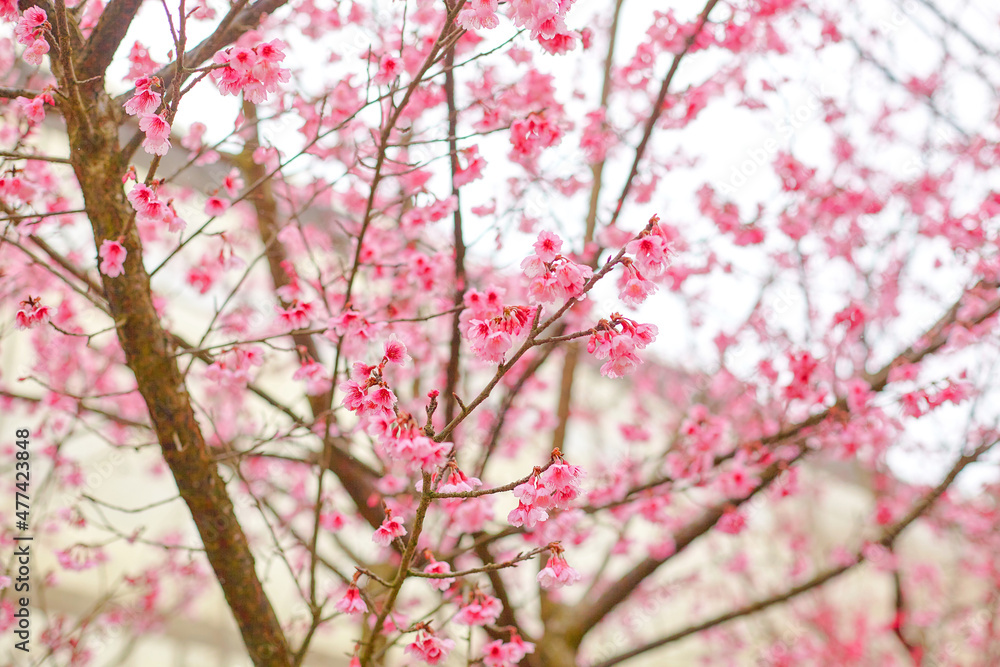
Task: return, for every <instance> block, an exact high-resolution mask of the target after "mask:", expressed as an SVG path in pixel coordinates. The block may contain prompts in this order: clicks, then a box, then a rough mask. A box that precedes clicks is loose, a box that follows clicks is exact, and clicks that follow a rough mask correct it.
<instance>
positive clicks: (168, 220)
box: [125, 171, 187, 232]
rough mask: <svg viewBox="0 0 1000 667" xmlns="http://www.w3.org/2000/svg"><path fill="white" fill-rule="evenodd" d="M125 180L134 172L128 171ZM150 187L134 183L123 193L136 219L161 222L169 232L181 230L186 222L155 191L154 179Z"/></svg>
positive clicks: (133, 174) (145, 222) (132, 175)
mask: <svg viewBox="0 0 1000 667" xmlns="http://www.w3.org/2000/svg"><path fill="white" fill-rule="evenodd" d="M125 178H126V180H128V179H130V178H135V172H134V171H129V172H128V173H127V174H126V176H125ZM151 185H152V187H150V186H149V185H146V184H145V183H136V185H135V186H134V187H133V188H132V189H131V190H129V192H128V194H127V195H125V197H126V199H128V201H129V203H130V204H132V208H133V209H135V212H136V216H137V220H138V221H139V222H140V223H143V224H156V223H162V224H164V225H166V227H167V229H168V230H170V231H171V232H179V231H182V230H183V229H184V228H185V227H186V226H187V223H186V222H184V220H183V219H182V218H181V217H180V216H179V215H177V211H175V210H174V206H173V204H172V203H170V202H169V201H168V202H164V201H163V200H161V199H160V198H159V197H158V196H157V193H156V189H155V188H156V186H157V183H156V182H155V181H154V182H153V183H152V184H151Z"/></svg>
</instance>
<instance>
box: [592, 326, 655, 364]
mask: <svg viewBox="0 0 1000 667" xmlns="http://www.w3.org/2000/svg"><path fill="white" fill-rule="evenodd" d="M658 333H659V330H658V329H657V327H656V325H654V324H640V323H638V322H636V321H635V320H631V319H629V318H627V317H623V316H622V315H619V314H618V313H613V314H612V315H611V318H610V319H607V320H603V319H602V320H601V321H600V322H598V324H597V326H596V327H595V328H594V331H593V333H592V334H591V335H590V340H588V341H587V352H589V353H590V354H592V355H594V356H595V357H597V358H598V359H607V361H606V362H605V363H604V365H603V366H601V374H602V375H604V376H606V377H610V378H620V377H624V376H625V375H628V374H629V373H631V372H633V371H634V370H635V369H636V368H637V367H638V366H639V364H641V363H642V359H640V358H639V355H637V354H636V353H635V352H636V350H641V349H643V348H645V347H646V346H647V345H649V344H650V343H652V342H653V341H654V340H656V335H657V334H658Z"/></svg>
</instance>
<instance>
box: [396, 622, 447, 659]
mask: <svg viewBox="0 0 1000 667" xmlns="http://www.w3.org/2000/svg"><path fill="white" fill-rule="evenodd" d="M453 648H455V642H454V640H451V639H446V638H444V637H439V636H437V635H436V634H434V631H433V630H431V629H430V628H428V627H426V626H425V627H423V628H421V630H420V631H419V632H417V638H416V639H415V640H413V643H411V644H410V645H409V646H407V647H406V652H407V653H409V654H410V655H412V656H415V657H417V658H419V659H420V660H423V661H424V662H426V663H427V664H428V665H437V664H440V663H441V662H442V661H444V660H446V659H447V658H448V654H449V653H451V650H452V649H453Z"/></svg>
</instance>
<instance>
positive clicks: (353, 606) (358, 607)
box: [336, 578, 368, 615]
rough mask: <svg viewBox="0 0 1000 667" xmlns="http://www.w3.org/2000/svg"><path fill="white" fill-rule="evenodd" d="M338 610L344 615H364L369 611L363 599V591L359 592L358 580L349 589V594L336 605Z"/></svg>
mask: <svg viewBox="0 0 1000 667" xmlns="http://www.w3.org/2000/svg"><path fill="white" fill-rule="evenodd" d="M336 609H337V611H339V612H340V613H342V614H351V615H354V614H363V613H365V612H366V611H368V606H367V605H366V604H365V601H364V600H362V599H361V591H360V590H358V584H357V578H355V582H354V583H352V584H351V585H350V586H348V588H347V592H346V593H345V594H344V597H342V598H340V600H339V601H338V602H337V604H336Z"/></svg>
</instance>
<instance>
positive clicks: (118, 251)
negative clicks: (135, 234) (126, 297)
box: [98, 238, 128, 278]
mask: <svg viewBox="0 0 1000 667" xmlns="http://www.w3.org/2000/svg"><path fill="white" fill-rule="evenodd" d="M98 254H99V255H100V256H101V266H100V267H99V268H100V270H101V273H103V274H104V275H106V276H107V277H108V278H115V277H117V276H120V275H122V274H123V273H125V258H126V256H128V251H127V250H125V246H123V245H122V240H121V239H120V238H119V239H118V240H117V241H110V240H108V239H105V240H104V241H102V242H101V250H100V252H99V253H98Z"/></svg>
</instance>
